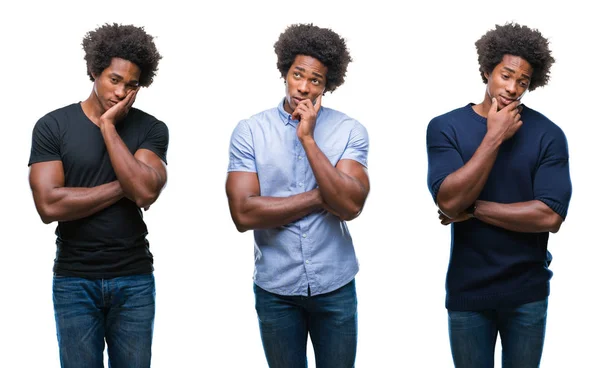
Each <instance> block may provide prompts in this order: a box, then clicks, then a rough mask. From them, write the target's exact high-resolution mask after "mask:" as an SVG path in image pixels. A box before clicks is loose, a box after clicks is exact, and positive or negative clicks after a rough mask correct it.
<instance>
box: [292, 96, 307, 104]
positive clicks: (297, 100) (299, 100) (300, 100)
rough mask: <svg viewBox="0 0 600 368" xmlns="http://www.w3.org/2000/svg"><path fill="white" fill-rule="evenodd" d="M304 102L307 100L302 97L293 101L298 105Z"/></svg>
mask: <svg viewBox="0 0 600 368" xmlns="http://www.w3.org/2000/svg"><path fill="white" fill-rule="evenodd" d="M303 100H305V99H304V98H300V97H292V101H294V102H295V103H296V105H298V104H299V103H300V102H302V101H303Z"/></svg>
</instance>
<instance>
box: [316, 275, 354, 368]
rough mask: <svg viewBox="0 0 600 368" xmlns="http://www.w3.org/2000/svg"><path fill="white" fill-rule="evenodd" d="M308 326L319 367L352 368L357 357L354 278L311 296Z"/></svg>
mask: <svg viewBox="0 0 600 368" xmlns="http://www.w3.org/2000/svg"><path fill="white" fill-rule="evenodd" d="M309 306H310V307H309V314H308V326H309V327H308V328H309V333H310V339H311V341H312V343H313V347H314V349H315V361H316V366H317V368H330V367H331V368H333V367H335V368H352V367H354V361H355V359H356V343H357V332H358V326H357V325H358V323H357V299H356V286H355V283H354V280H352V281H351V282H350V283H348V284H346V285H345V286H342V287H341V288H339V289H337V290H335V291H333V292H331V293H327V294H322V295H317V296H314V297H311V298H310V303H309Z"/></svg>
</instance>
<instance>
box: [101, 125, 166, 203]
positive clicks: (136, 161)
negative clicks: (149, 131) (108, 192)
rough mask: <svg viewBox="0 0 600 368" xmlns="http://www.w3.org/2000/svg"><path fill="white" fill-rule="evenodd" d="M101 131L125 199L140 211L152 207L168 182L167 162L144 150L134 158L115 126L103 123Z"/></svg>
mask: <svg viewBox="0 0 600 368" xmlns="http://www.w3.org/2000/svg"><path fill="white" fill-rule="evenodd" d="M100 128H101V131H102V136H103V137H104V142H105V144H106V149H107V151H108V155H109V156H110V162H111V164H112V167H113V169H114V170H115V174H116V175H117V179H118V180H119V183H120V184H121V187H122V188H123V192H124V193H125V196H126V197H127V198H129V199H131V200H132V201H134V202H135V204H136V205H137V206H138V207H140V208H141V207H148V206H150V205H151V204H152V203H154V202H155V201H156V199H157V198H158V196H159V194H160V192H161V191H162V189H163V187H164V186H165V184H166V182H167V168H166V164H165V162H164V161H162V160H161V159H160V158H159V157H158V156H157V155H156V154H155V153H154V152H152V151H150V150H148V149H144V148H142V149H139V150H137V151H136V153H135V155H132V154H131V152H129V148H127V146H126V145H125V143H124V142H123V140H122V139H121V137H119V134H118V133H117V130H116V128H115V126H114V125H113V124H111V123H101V125H100Z"/></svg>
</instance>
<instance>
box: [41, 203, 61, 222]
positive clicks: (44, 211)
mask: <svg viewBox="0 0 600 368" xmlns="http://www.w3.org/2000/svg"><path fill="white" fill-rule="evenodd" d="M36 209H37V211H38V215H40V219H41V220H42V222H43V223H44V224H46V225H47V224H50V223H52V222H54V221H57V220H58V218H57V214H56V213H55V211H53V210H52V207H51V206H49V205H44V204H38V203H36Z"/></svg>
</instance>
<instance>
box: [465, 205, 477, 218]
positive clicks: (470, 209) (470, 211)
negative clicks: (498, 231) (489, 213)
mask: <svg viewBox="0 0 600 368" xmlns="http://www.w3.org/2000/svg"><path fill="white" fill-rule="evenodd" d="M476 211H477V201H475V202H473V204H472V205H470V206H469V207H468V208H467V209H466V210H465V212H466V213H467V215H468V216H469V218H477V216H476V213H475V212H476Z"/></svg>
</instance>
